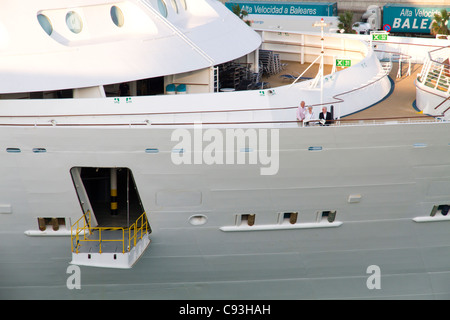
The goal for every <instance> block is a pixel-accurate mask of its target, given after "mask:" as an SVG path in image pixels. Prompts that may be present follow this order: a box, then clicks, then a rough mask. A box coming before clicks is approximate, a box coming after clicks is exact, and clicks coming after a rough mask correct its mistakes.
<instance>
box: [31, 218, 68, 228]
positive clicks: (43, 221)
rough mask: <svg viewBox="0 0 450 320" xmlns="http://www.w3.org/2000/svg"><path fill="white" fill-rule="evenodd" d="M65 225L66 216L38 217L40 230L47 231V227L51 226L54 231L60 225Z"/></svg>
mask: <svg viewBox="0 0 450 320" xmlns="http://www.w3.org/2000/svg"><path fill="white" fill-rule="evenodd" d="M65 226H66V219H65V218H38V227H39V230H40V231H46V230H47V228H51V229H52V230H53V231H58V230H59V228H60V227H65Z"/></svg>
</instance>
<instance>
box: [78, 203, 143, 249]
mask: <svg viewBox="0 0 450 320" xmlns="http://www.w3.org/2000/svg"><path fill="white" fill-rule="evenodd" d="M91 221H92V220H91V211H90V210H88V211H87V212H86V213H85V214H84V215H83V216H82V217H81V218H80V219H78V221H77V222H75V223H74V224H73V225H72V228H71V231H70V234H71V247H72V252H74V253H79V248H80V246H81V245H82V243H83V242H98V243H99V253H102V242H114V241H115V242H122V253H125V239H126V238H125V232H128V245H127V251H130V250H131V249H132V248H133V247H134V246H136V242H137V240H138V239H139V240H140V239H142V237H143V236H144V235H145V234H146V233H147V232H148V229H149V227H148V221H147V214H146V213H145V212H144V213H143V214H142V215H141V216H140V217H139V218H138V219H137V220H136V222H135V223H134V224H133V225H131V226H130V227H129V228H123V227H91ZM117 230H121V231H122V237H119V238H118V239H110V238H108V239H105V238H102V232H105V231H117ZM95 231H98V239H89V236H90V235H92V233H93V232H95Z"/></svg>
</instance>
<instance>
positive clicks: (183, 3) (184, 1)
mask: <svg viewBox="0 0 450 320" xmlns="http://www.w3.org/2000/svg"><path fill="white" fill-rule="evenodd" d="M181 5H182V6H183V8H184V10H187V4H186V0H181Z"/></svg>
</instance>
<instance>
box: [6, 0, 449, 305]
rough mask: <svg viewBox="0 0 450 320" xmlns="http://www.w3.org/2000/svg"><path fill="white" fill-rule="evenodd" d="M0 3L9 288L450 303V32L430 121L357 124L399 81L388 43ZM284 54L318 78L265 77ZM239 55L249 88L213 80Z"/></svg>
mask: <svg viewBox="0 0 450 320" xmlns="http://www.w3.org/2000/svg"><path fill="white" fill-rule="evenodd" d="M0 8H2V10H0V70H1V72H0V83H1V86H0V163H1V166H0V176H1V180H0V240H1V243H2V245H1V246H0V256H1V260H0V274H1V277H0V298H2V299H36V298H37V299H80V298H82V299H91V298H93V299H129V298H134V299H142V298H144V299H360V298H364V299H365V298H368V299H370V298H388V299H389V298H437V299H446V298H449V297H450V258H449V257H450V245H449V243H450V233H449V232H448V230H449V227H450V222H449V221H448V220H450V215H448V210H449V205H450V174H449V172H450V170H449V169H450V168H449V167H450V160H449V159H450V126H449V123H448V119H449V118H450V112H448V110H449V109H448V107H449V106H450V102H449V100H450V99H449V85H448V79H449V78H450V76H449V75H448V74H447V73H446V72H447V71H448V70H447V69H448V62H447V63H446V62H445V59H444V58H445V55H446V52H447V51H446V50H447V49H446V48H445V44H443V43H444V42H442V41H437V42H436V44H438V45H436V46H434V47H432V48H431V46H430V51H431V50H436V51H437V52H436V51H435V52H434V53H431V54H430V55H427V54H424V55H423V57H424V59H425V60H424V61H425V63H424V68H423V70H422V71H421V73H420V76H419V78H418V79H419V80H418V81H417V82H416V87H417V92H418V93H417V95H418V98H417V101H416V104H417V106H416V107H417V108H418V109H419V110H421V111H422V112H423V113H425V114H428V115H429V116H428V117H425V116H423V117H420V118H419V117H418V118H413V119H403V118H402V119H400V118H395V117H394V118H393V117H391V118H389V119H384V120H383V119H381V118H380V119H375V120H373V119H372V120H371V121H364V120H361V121H353V122H351V121H346V116H348V115H351V114H355V113H357V112H358V111H360V110H363V109H366V108H369V107H371V106H373V105H375V104H377V103H378V102H380V101H381V100H383V99H385V98H386V97H388V96H389V95H391V94H395V88H394V85H393V81H392V79H390V78H389V72H390V71H391V68H392V61H393V59H392V57H393V55H392V52H389V49H380V48H382V47H383V45H386V44H381V43H379V44H377V45H375V44H374V43H372V41H365V40H361V39H366V38H357V37H351V36H346V35H342V34H330V33H326V34H325V36H322V35H321V33H320V28H319V29H318V32H316V33H312V32H308V33H306V32H305V33H302V32H289V31H286V32H284V31H283V32H277V31H273V30H272V31H270V30H265V31H264V30H260V31H258V32H255V31H254V30H253V29H252V28H250V27H248V26H247V25H246V24H245V23H244V22H242V21H241V20H240V19H239V18H238V17H237V16H236V15H234V14H233V13H232V12H231V11H230V10H228V9H227V8H225V7H224V6H223V5H222V4H221V3H220V2H218V1H214V0H170V1H162V0H158V1H157V0H141V1H138V0H124V1H105V0H89V1H88V0H78V1H77V0H74V1H66V2H64V4H63V3H61V2H60V1H54V0H42V1H28V2H27V3H26V5H24V3H22V2H18V1H12V0H5V1H3V2H2V4H0ZM318 26H320V21H319V22H318ZM279 48H283V50H284V53H283V54H282V55H283V56H282V57H281V58H282V59H283V60H291V61H297V62H301V63H302V64H303V63H312V64H319V63H320V62H322V63H320V67H319V71H318V73H317V76H316V77H315V78H312V79H306V80H305V79H304V78H303V77H302V76H301V75H300V74H298V75H295V76H294V77H293V78H292V81H290V82H289V83H288V84H285V85H282V86H277V87H267V84H266V83H265V82H264V81H263V80H262V79H261V78H260V75H261V73H262V72H263V67H262V66H261V54H262V53H263V52H266V51H270V52H277V49H279ZM283 50H282V51H283ZM276 54H277V57H280V56H281V54H278V53H276ZM395 54H397V56H398V55H399V53H395ZM400 55H406V54H405V53H400ZM339 57H341V58H342V57H345V58H342V60H345V61H347V62H346V63H348V64H347V65H346V68H333V70H332V72H331V73H328V74H327V73H324V68H323V66H324V65H325V64H332V63H334V61H335V60H336V59H338V58H339ZM443 57H444V58H443ZM447 61H448V59H447ZM234 62H235V63H238V64H240V65H245V66H246V68H245V69H246V70H247V71H248V72H250V73H251V74H252V75H253V76H254V78H253V80H254V81H253V82H251V83H249V84H248V86H247V87H246V88H245V90H235V88H231V87H230V88H226V87H223V86H222V87H220V85H219V83H220V82H219V80H220V79H218V76H219V74H220V72H219V71H220V69H221V68H222V67H223V66H224V65H227V64H230V63H234ZM422 62H423V61H422ZM422 62H421V63H422ZM393 92H394V93H393ZM428 96H433V97H434V98H433V99H434V100H433V99H431V98H429V97H428ZM438 96H439V97H440V98H436V97H438ZM300 101H305V102H306V104H307V105H309V106H313V108H314V111H315V112H316V113H317V114H318V113H319V112H320V110H321V108H322V107H323V106H325V107H327V109H328V110H329V111H333V115H334V122H333V124H332V125H329V126H328V125H326V126H324V125H321V124H323V123H320V122H319V121H316V122H315V123H310V124H309V125H308V124H306V123H303V122H301V121H299V118H298V117H299V114H298V112H299V104H300ZM438 104H439V105H440V106H439V107H438V108H435V107H436V106H437V105H438ZM393 107H395V106H393ZM430 110H434V111H433V112H431V111H430ZM74 284H77V285H78V286H77V285H74Z"/></svg>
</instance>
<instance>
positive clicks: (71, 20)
mask: <svg viewBox="0 0 450 320" xmlns="http://www.w3.org/2000/svg"><path fill="white" fill-rule="evenodd" d="M66 24H67V27H68V28H69V30H70V31H72V32H73V33H80V32H81V30H83V21H82V20H81V17H80V15H79V14H78V13H76V12H75V11H69V12H68V13H67V14H66Z"/></svg>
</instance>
